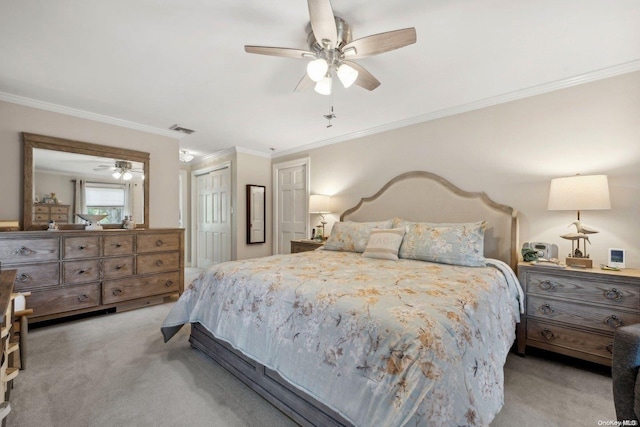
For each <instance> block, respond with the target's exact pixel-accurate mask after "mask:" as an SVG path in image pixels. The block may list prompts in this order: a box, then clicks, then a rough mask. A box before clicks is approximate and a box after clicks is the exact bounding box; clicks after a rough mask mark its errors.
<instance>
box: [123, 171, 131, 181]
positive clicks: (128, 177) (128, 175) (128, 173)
mask: <svg viewBox="0 0 640 427" xmlns="http://www.w3.org/2000/svg"><path fill="white" fill-rule="evenodd" d="M131 178H133V175H131V173H130V172H125V173H124V174H122V179H124V180H125V181H129V180H130V179H131Z"/></svg>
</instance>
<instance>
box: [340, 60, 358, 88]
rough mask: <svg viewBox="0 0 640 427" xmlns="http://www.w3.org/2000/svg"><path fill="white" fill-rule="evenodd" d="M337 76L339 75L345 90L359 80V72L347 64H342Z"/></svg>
mask: <svg viewBox="0 0 640 427" xmlns="http://www.w3.org/2000/svg"><path fill="white" fill-rule="evenodd" d="M336 74H338V78H339V79H340V82H341V83H342V85H343V86H344V87H345V88H348V87H351V85H352V84H353V83H354V82H355V81H356V80H357V79H358V70H356V69H354V68H353V67H350V66H349V65H347V64H340V66H339V67H338V70H337V71H336Z"/></svg>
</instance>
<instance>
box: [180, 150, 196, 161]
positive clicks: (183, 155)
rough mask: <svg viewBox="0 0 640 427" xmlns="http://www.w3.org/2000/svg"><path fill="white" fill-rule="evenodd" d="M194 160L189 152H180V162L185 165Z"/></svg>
mask: <svg viewBox="0 0 640 427" xmlns="http://www.w3.org/2000/svg"><path fill="white" fill-rule="evenodd" d="M191 160H193V154H191V153H189V152H188V151H187V150H181V151H180V161H181V162H183V163H189V162H190V161H191Z"/></svg>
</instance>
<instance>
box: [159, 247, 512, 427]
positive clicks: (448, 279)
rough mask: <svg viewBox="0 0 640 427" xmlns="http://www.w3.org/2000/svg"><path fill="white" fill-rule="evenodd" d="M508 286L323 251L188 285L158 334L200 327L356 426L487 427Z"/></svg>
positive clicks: (494, 405) (498, 384)
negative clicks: (194, 325) (192, 325)
mask: <svg viewBox="0 0 640 427" xmlns="http://www.w3.org/2000/svg"><path fill="white" fill-rule="evenodd" d="M488 261H489V262H491V260H488ZM496 263H499V261H497V262H496ZM509 272H510V270H509ZM511 273H512V272H511ZM509 279H510V280H509V281H507V280H506V278H505V274H504V273H503V272H502V271H501V270H500V269H498V268H496V267H493V266H488V267H461V266H454V265H445V264H435V263H430V262H424V261H413V260H400V261H386V260H377V259H370V258H365V257H363V256H362V255H361V254H359V253H351V252H333V251H327V250H317V251H313V252H303V253H298V254H292V255H276V256H271V257H265V258H257V259H251V260H245V261H234V262H228V263H223V264H218V265H215V266H213V267H211V269H209V270H208V271H206V272H204V273H203V274H202V275H201V276H200V277H199V278H198V279H196V280H195V281H194V282H193V283H192V284H191V285H189V286H188V287H187V289H186V290H185V292H184V293H183V294H182V296H181V297H180V299H179V300H178V301H177V302H176V304H175V305H174V307H173V308H172V310H171V312H170V313H169V315H168V316H167V318H166V319H165V322H164V324H163V326H162V332H163V334H164V336H165V340H168V339H170V338H171V336H172V335H173V334H175V332H177V330H178V329H179V328H180V326H181V325H182V324H185V323H189V322H199V323H201V324H202V325H204V326H205V327H206V328H207V329H208V330H209V331H210V332H211V333H213V334H214V335H215V336H216V337H218V338H220V339H223V340H225V341H227V342H229V343H231V344H232V345H233V346H234V347H235V348H237V349H239V350H240V351H242V352H243V353H244V354H246V355H248V356H250V357H251V358H253V359H255V360H257V361H259V362H260V363H262V364H263V365H266V366H268V367H270V368H271V369H275V370H276V371H278V372H279V373H280V374H281V375H282V376H283V377H284V378H285V379H287V380H288V381H289V382H291V384H293V385H294V386H296V387H298V388H300V389H302V390H304V391H305V392H307V393H308V394H310V395H312V396H314V397H315V398H317V399H318V400H320V401H321V402H323V403H325V404H327V405H328V406H329V407H331V408H333V409H334V410H336V411H337V412H339V413H340V414H342V415H343V416H344V417H345V418H346V419H348V420H350V421H351V422H353V423H354V424H355V425H357V426H402V425H411V426H414V425H418V426H435V425H437V426H446V425H452V426H459V425H469V426H474V425H488V424H489V423H490V422H491V420H492V419H493V418H494V416H495V415H496V414H497V412H498V411H499V410H500V408H501V407H502V405H503V401H504V400H503V398H504V396H503V392H504V390H503V383H504V381H503V366H504V363H505V360H506V356H507V353H508V351H509V348H510V347H511V345H512V343H513V341H514V339H515V324H516V322H517V321H519V315H520V307H519V301H518V295H519V292H520V291H521V290H520V289H518V288H519V284H518V283H517V279H515V277H510V278H509Z"/></svg>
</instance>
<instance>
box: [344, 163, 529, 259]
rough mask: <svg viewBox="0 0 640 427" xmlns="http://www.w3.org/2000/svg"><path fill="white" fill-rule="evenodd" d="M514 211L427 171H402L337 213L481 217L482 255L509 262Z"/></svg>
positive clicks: (348, 216)
mask: <svg viewBox="0 0 640 427" xmlns="http://www.w3.org/2000/svg"><path fill="white" fill-rule="evenodd" d="M517 216H518V212H517V210H515V209H513V208H512V207H509V206H506V205H502V204H499V203H496V202H494V201H493V200H491V199H490V198H489V197H488V196H487V195H486V194H485V193H470V192H467V191H464V190H461V189H460V188H458V187H456V186H455V185H453V184H451V183H450V182H449V181H447V180H446V179H444V178H442V177H440V176H438V175H436V174H433V173H431V172H424V171H414V172H406V173H403V174H401V175H398V176H397V177H395V178H393V179H392V180H391V181H389V182H388V183H386V184H385V185H384V186H383V187H382V188H381V189H380V191H378V192H377V193H376V194H374V195H373V196H371V197H365V198H363V199H361V200H360V202H359V203H358V204H357V205H356V206H354V207H353V208H351V209H347V210H346V211H345V212H344V213H343V214H342V215H341V216H340V220H341V221H382V220H386V219H390V218H394V217H400V218H402V219H406V220H409V221H421V222H473V221H481V220H485V221H486V222H487V224H488V227H487V230H486V231H485V242H484V255H485V257H487V258H496V259H499V260H502V261H504V262H506V263H507V264H509V265H510V266H511V267H512V268H513V269H515V266H516V264H517V262H518V256H517V233H518V223H517V221H518V220H517Z"/></svg>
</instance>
